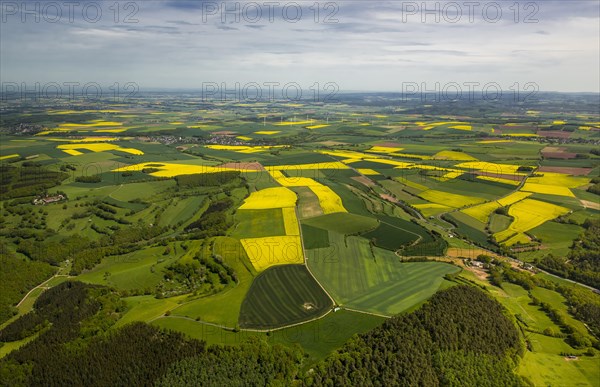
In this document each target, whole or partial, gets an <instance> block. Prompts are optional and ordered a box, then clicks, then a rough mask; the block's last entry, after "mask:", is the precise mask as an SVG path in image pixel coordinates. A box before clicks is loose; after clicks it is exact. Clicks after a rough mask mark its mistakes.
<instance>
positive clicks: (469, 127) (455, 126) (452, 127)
mask: <svg viewBox="0 0 600 387" xmlns="http://www.w3.org/2000/svg"><path fill="white" fill-rule="evenodd" d="M450 129H457V130H472V129H473V128H472V127H471V125H454V126H451V127H450Z"/></svg>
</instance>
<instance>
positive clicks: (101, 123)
mask: <svg viewBox="0 0 600 387" xmlns="http://www.w3.org/2000/svg"><path fill="white" fill-rule="evenodd" d="M99 126H123V123H122V122H115V121H97V120H96V122H92V123H91V124H74V123H65V124H60V125H58V127H59V128H95V127H99Z"/></svg>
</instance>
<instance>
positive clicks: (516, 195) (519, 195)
mask: <svg viewBox="0 0 600 387" xmlns="http://www.w3.org/2000/svg"><path fill="white" fill-rule="evenodd" d="M529 196H531V193H530V192H521V191H517V192H513V193H511V194H510V195H508V196H505V197H503V198H502V199H498V200H497V201H498V204H500V205H501V206H503V207H506V206H510V205H511V204H515V203H517V202H520V201H521V200H523V199H527V198H528V197H529Z"/></svg>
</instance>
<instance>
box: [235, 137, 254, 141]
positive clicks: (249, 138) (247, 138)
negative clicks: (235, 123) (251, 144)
mask: <svg viewBox="0 0 600 387" xmlns="http://www.w3.org/2000/svg"><path fill="white" fill-rule="evenodd" d="M236 138H237V139H239V140H244V141H250V140H252V137H248V136H236Z"/></svg>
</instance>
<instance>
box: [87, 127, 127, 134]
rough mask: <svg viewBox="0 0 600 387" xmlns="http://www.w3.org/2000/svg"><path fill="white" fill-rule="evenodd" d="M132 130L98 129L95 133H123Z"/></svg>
mask: <svg viewBox="0 0 600 387" xmlns="http://www.w3.org/2000/svg"><path fill="white" fill-rule="evenodd" d="M128 129H130V128H119V129H96V130H94V133H122V132H126V131H127V130H128Z"/></svg>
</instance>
